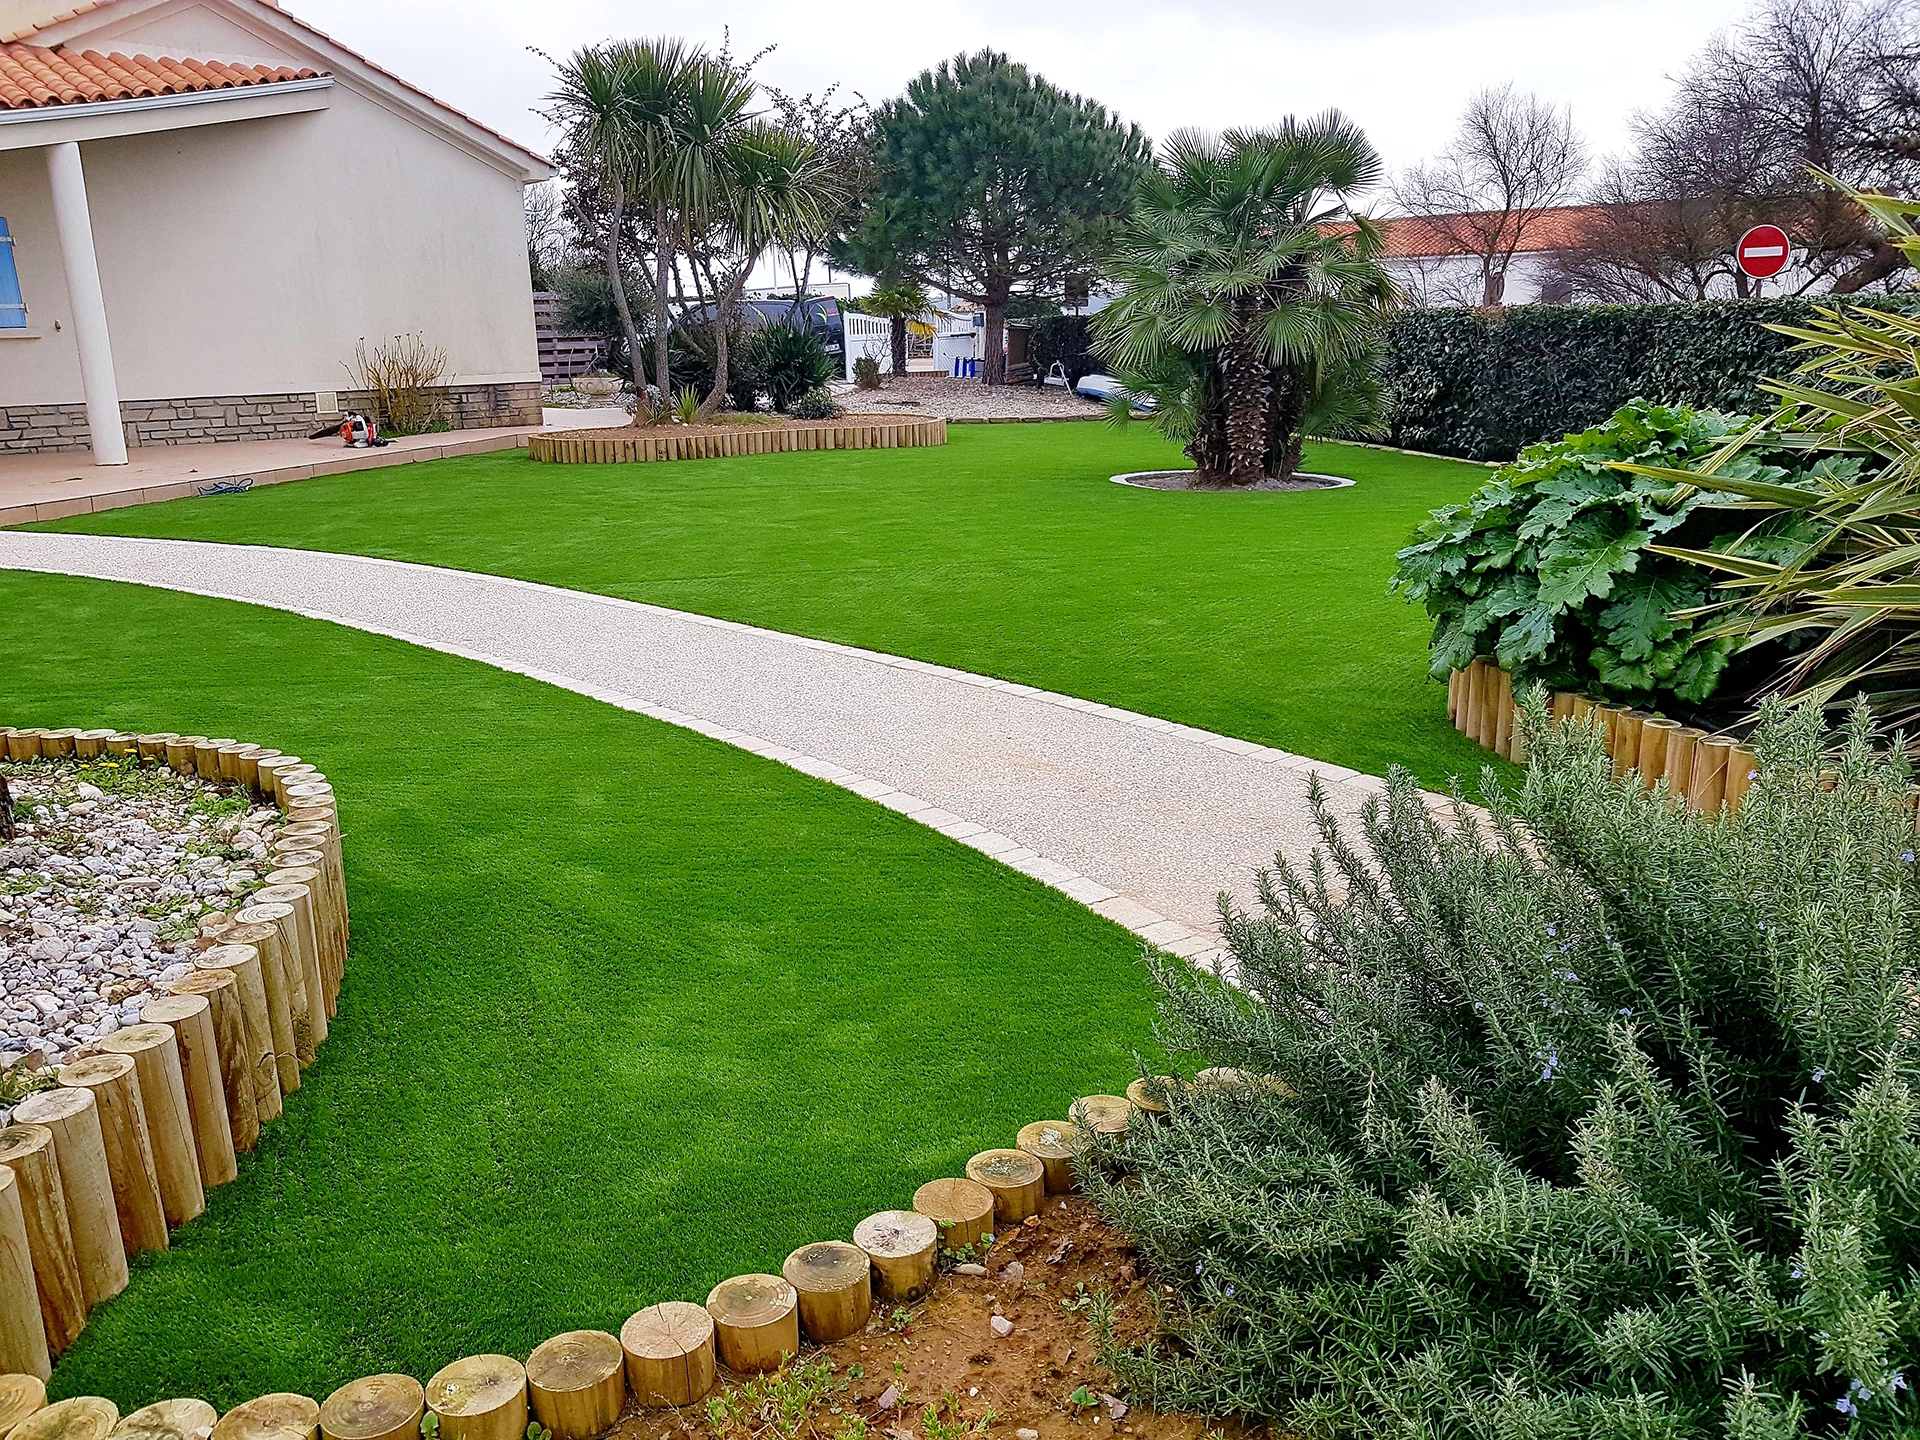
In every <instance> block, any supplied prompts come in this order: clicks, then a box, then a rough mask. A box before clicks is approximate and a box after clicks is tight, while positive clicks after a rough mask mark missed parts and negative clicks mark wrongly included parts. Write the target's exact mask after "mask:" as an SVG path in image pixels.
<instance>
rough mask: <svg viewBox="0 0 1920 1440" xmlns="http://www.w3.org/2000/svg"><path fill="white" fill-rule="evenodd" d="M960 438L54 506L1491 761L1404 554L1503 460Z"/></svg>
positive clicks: (1242, 723)
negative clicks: (1122, 477) (1200, 490)
mask: <svg viewBox="0 0 1920 1440" xmlns="http://www.w3.org/2000/svg"><path fill="white" fill-rule="evenodd" d="M949 433H950V437H951V438H950V439H949V441H948V443H947V444H946V445H945V446H942V447H938V448H926V449H906V450H865V451H826V452H817V453H806V454H796V455H768V456H747V457H741V458H739V459H732V460H704V461H683V462H678V463H657V464H650V465H618V466H610V465H577V466H563V465H542V464H537V463H535V462H534V461H531V460H529V459H528V458H527V457H526V454H525V452H522V451H507V452H500V453H497V454H492V455H483V456H475V457H472V458H468V459H459V460H443V461H438V462H435V463H432V464H427V465H403V466H395V467H392V468H388V469H382V470H374V471H366V472H362V473H360V474H356V475H348V476H340V477H337V478H333V479H327V480H313V481H303V482H300V483H298V484H293V485H280V486H273V487H270V488H267V489H264V490H260V491H257V492H255V493H253V494H249V495H245V496H235V497H223V498H218V499H206V500H182V501H176V502H173V503H171V504H167V505H148V506H141V507H138V508H135V509H129V510H117V511H110V512H107V513H105V514H101V515H95V516H88V517H83V518H77V519H73V520H65V521H59V522H54V523H53V524H51V525H50V526H48V527H45V528H53V529H63V530H81V531H90V532H93V533H98V534H119V535H159V536H173V537H180V538H189V539H201V540H228V541H243V542H248V543H253V544H266V545H291V546H298V547H304V548H309V549H320V550H337V551H350V552H353V553H356V554H362V555H380V556H387V557H390V558H393V559H400V560H415V561H421V562H425V563H428V564H435V565H449V566H457V567H460V568H462V569H469V570H483V571H488V572H491V573H495V574H503V575H512V576H517V577H519V578H521V579H526V580H537V581H544V582H546V583H549V584H553V585H564V586H569V587H572V588H575V589H581V590H594V591H600V592H602V593H605V594H609V595H620V596H624V597H627V598H629V599H635V600H646V601H650V602H653V603H655V604H660V605H670V606H674V607H677V608H680V609H685V610H693V611H698V612H700V613H702V614H708V615H719V616H724V617H726V618H728V619H733V620H741V621H746V622H748V623H750V624H755V625H764V626H768V627H770V628H772V629H776V630H785V631H789V632H793V633H797V634H805V635H813V636H818V637H821V638H823V639H829V640H838V641H843V642H846V643H849V644H854V645H861V646H867V647H870V648H873V649H878V650H886V651H891V652H894V653H897V654H904V655H912V656H916V657H918V658H921V659H924V660H930V661H934V662H937V663H941V664H947V665H955V666H959V667H962V668H964V669H968V670H974V671H980V672H983V673H986V674H990V675H998V676H1001V677H1003V678H1006V679H1009V680H1016V681H1020V682H1022V683H1025V684H1031V685H1039V686H1043V687H1046V688H1048V689H1052V690H1058V691H1063V692H1065V693H1067V694H1071V695H1080V696H1084V697H1086V698H1088V699H1092V700H1100V701H1104V702H1106V703H1109V704H1114V705H1122V706H1126V707H1128V708H1130V709H1135V710H1140V711H1144V712H1147V713H1149V714H1154V715H1160V716H1164V717H1166V718H1168V719H1172V720H1179V721H1184V722H1186V723H1188V724H1192V725H1199V726H1204V727H1206V728H1208V729H1212V730H1218V731H1222V732H1224V733H1226V734H1229V735H1236V736H1240V737H1241V738H1243V739H1248V740H1255V741H1260V742H1262V743H1266V744H1271V745H1278V746H1281V747H1283V748H1285V749H1288V750H1292V751H1295V752H1298V753H1301V754H1306V755H1311V756H1313V757H1315V758H1317V759H1321V760H1329V761H1332V762H1334V763H1336V764H1340V765H1348V766H1352V767H1353V768H1355V769H1358V770H1365V771H1370V772H1373V773H1376V774H1378V773H1383V772H1384V771H1385V770H1386V768H1387V766H1388V765H1389V764H1391V763H1393V762H1395V761H1399V762H1401V763H1403V764H1406V765H1408V766H1409V767H1411V768H1412V769H1413V770H1414V771H1415V772H1416V773H1417V774H1419V775H1420V776H1421V778H1422V779H1424V780H1426V781H1427V782H1429V783H1431V784H1438V783H1442V782H1444V781H1445V779H1446V777H1447V776H1448V775H1449V774H1453V773H1458V774H1462V775H1466V776H1469V777H1471V776H1476V775H1477V774H1478V773H1479V769H1480V766H1481V765H1482V763H1483V762H1484V760H1485V753H1484V752H1482V751H1480V750H1478V749H1477V748H1475V747H1474V746H1472V745H1469V744H1468V743H1467V742H1466V741H1464V740H1462V739H1461V738H1460V737H1459V736H1458V735H1457V734H1455V732H1454V731H1453V729H1452V728H1451V727H1450V726H1449V725H1448V723H1447V719H1446V689H1445V686H1443V685H1441V684H1439V683H1438V682H1435V681H1432V680H1429V679H1428V678H1427V676H1426V638H1427V632H1428V622H1427V620H1426V618H1425V616H1424V615H1423V614H1422V613H1421V612H1420V611H1419V610H1418V609H1417V608H1415V607H1413V606H1409V605H1407V604H1405V603H1404V602H1402V601H1401V600H1399V599H1398V598H1395V597H1391V596H1389V595H1387V593H1386V584H1387V579H1388V577H1389V576H1390V575H1391V574H1392V572H1393V552H1394V551H1395V550H1396V549H1397V548H1399V547H1400V546H1401V545H1403V544H1404V543H1406V540H1407V537H1408V534H1409V532H1410V531H1411V530H1412V528H1413V526H1414V524H1415V523H1416V522H1417V521H1418V520H1419V519H1420V518H1421V517H1423V516H1424V515H1425V514H1426V512H1427V511H1428V510H1429V509H1431V508H1433V507H1434V506H1436V505H1441V504H1445V503H1447V502H1449V501H1453V500H1459V499H1462V498H1464V497H1465V496H1466V495H1467V494H1468V493H1469V492H1470V491H1471V490H1472V489H1473V488H1474V487H1475V486H1476V485H1478V484H1480V483H1481V482H1482V481H1483V480H1484V479H1485V478H1486V474H1487V472H1486V471H1485V470H1484V469H1483V468H1481V467H1478V466H1473V465H1467V464H1463V463H1460V462H1458V461H1452V460H1439V459H1429V458H1424V457H1420V456H1410V455H1404V454H1395V453H1390V452H1385V451H1379V450H1369V449H1365V448H1362V447H1357V446H1347V445H1314V446H1310V447H1308V451H1307V458H1306V463H1307V468H1309V469H1314V470H1324V471H1330V472H1332V473H1334V474H1338V475H1343V476H1348V477H1351V478H1353V479H1354V480H1356V481H1358V482H1359V483H1358V484H1357V485H1355V486H1354V487H1352V488H1350V489H1343V490H1335V491H1319V492H1298V493H1289V494H1255V495H1234V494H1182V493H1169V492H1164V491H1149V490H1139V489H1134V488H1131V487H1128V486H1121V485H1114V484H1112V483H1110V482H1109V480H1108V477H1109V476H1111V475H1113V474H1116V473H1119V472H1122V471H1128V470H1147V469H1156V468H1169V467H1174V466H1179V465H1181V464H1183V463H1184V462H1183V461H1182V459H1181V457H1180V455H1179V454H1178V452H1177V451H1175V450H1174V448H1173V447H1172V446H1170V445H1167V444H1166V443H1164V442H1163V441H1160V440H1158V439H1157V438H1155V437H1154V436H1153V434H1152V433H1151V432H1150V431H1149V430H1147V429H1146V428H1145V427H1144V426H1135V427H1132V428H1131V429H1129V430H1127V431H1124V432H1122V431H1116V430H1113V429H1111V428H1109V427H1108V426H1106V425H1103V424H1099V423H1089V424H1084V425H1080V424H1075V425H956V426H954V427H952V429H951V431H950V432H949Z"/></svg>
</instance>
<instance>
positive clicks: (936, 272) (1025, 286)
mask: <svg viewBox="0 0 1920 1440" xmlns="http://www.w3.org/2000/svg"><path fill="white" fill-rule="evenodd" d="M875 120H876V125H875V129H876V132H877V134H876V159H877V164H878V174H877V176H876V184H875V194H874V195H873V196H872V197H871V199H870V200H869V201H868V203H867V204H865V205H864V206H863V207H862V209H861V212H860V215H859V217H858V220H857V222H856V224H855V226H854V227H853V232H852V233H851V234H850V235H849V237H848V239H847V242H846V246H845V251H846V253H847V254H848V255H849V256H855V257H862V258H863V259H864V261H865V263H864V264H861V265H860V267H859V268H862V269H867V270H868V273H871V274H883V273H884V274H887V275H889V276H893V277H897V278H899V279H906V280H919V281H922V282H924V283H926V284H929V285H934V286H938V287H939V288H940V289H942V290H945V291H947V292H948V293H949V294H952V295H957V296H959V297H961V298H962V299H966V300H970V301H972V302H973V303H974V304H976V305H979V306H980V307H981V308H982V309H984V310H985V311H986V348H987V355H986V361H985V364H984V370H985V374H984V376H983V378H984V379H985V380H986V382H987V383H988V384H989V385H999V384H1003V383H1005V380H1006V372H1005V362H1004V360H1003V358H1002V355H1001V343H1002V337H1003V335H1004V333H1005V326H1006V314H1007V301H1008V300H1009V299H1010V298H1011V297H1012V296H1013V295H1015V294H1016V293H1023V294H1028V295H1044V294H1046V293H1049V292H1051V291H1054V290H1057V289H1059V288H1060V286H1061V285H1062V284H1063V283H1064V282H1065V280H1066V278H1067V276H1068V275H1070V274H1073V273H1075V272H1084V271H1085V270H1086V269H1087V267H1088V264H1089V262H1090V261H1091V260H1092V259H1093V258H1094V257H1095V256H1097V255H1098V254H1099V253H1100V252H1101V250H1102V249H1103V248H1104V246H1105V245H1106V243H1107V241H1108V239H1109V238H1110V236H1111V235H1112V233H1113V231H1114V228H1115V227H1116V226H1117V225H1118V223H1119V221H1120V219H1121V217H1123V216H1124V215H1125V214H1126V213H1127V208H1128V206H1129V204H1130V203H1131V202H1132V199H1133V188H1134V182H1135V179H1136V177H1137V176H1138V175H1139V174H1140V173H1141V171H1142V170H1143V169H1144V168H1146V166H1147V165H1148V164H1149V163H1150V161H1151V158H1152V147H1151V145H1150V144H1149V142H1148V140H1147V138H1146V136H1145V135H1143V134H1141V132H1140V129H1139V127H1138V126H1133V125H1124V124H1122V123H1121V122H1120V121H1119V120H1117V119H1115V118H1114V117H1113V116H1111V115H1109V114H1108V113H1107V112H1106V109H1105V107H1103V106H1101V105H1098V104H1095V103H1094V102H1093V101H1091V100H1086V99H1083V98H1081V97H1080V96H1078V95H1070V94H1068V93H1067V92H1066V91H1064V90H1061V89H1060V88H1059V87H1057V86H1054V85H1050V84H1048V83H1047V82H1046V81H1045V80H1044V79H1042V78H1041V77H1040V76H1038V75H1034V74H1032V73H1030V72H1029V71H1028V70H1027V67H1026V66H1024V65H1018V64H1015V63H1014V62H1013V61H1012V60H1009V59H1008V58H1007V57H1006V56H1005V55H1002V54H1000V53H999V52H997V51H993V50H982V51H980V52H979V53H978V54H976V55H961V56H958V57H956V58H955V59H953V60H950V61H945V62H943V63H942V64H941V65H940V66H939V67H938V68H937V69H934V70H927V71H924V72H922V73H921V74H920V76H919V77H918V78H917V79H915V80H913V81H912V82H911V83H910V84H909V85H908V86H907V93H906V94H905V95H903V96H901V97H900V98H899V99H897V100H890V101H888V102H887V103H886V104H885V105H883V106H881V107H880V109H879V111H878V112H877V113H876V117H875Z"/></svg>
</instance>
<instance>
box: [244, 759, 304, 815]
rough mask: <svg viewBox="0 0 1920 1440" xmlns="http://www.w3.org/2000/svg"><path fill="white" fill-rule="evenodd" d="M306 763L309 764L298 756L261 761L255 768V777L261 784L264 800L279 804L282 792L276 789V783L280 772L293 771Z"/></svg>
mask: <svg viewBox="0 0 1920 1440" xmlns="http://www.w3.org/2000/svg"><path fill="white" fill-rule="evenodd" d="M306 763H307V762H306V761H304V760H302V759H301V758H300V757H299V756H298V755H275V756H272V757H270V758H269V759H266V760H262V761H260V762H259V763H258V764H257V765H255V766H254V775H255V776H256V777H257V778H258V779H259V782H260V794H261V795H262V796H263V797H264V798H266V799H268V800H271V801H273V802H274V803H275V804H278V803H279V801H280V792H279V790H278V789H277V788H276V783H277V780H278V777H279V774H280V772H281V771H282V770H291V769H293V768H294V767H295V766H299V765H304V764H306Z"/></svg>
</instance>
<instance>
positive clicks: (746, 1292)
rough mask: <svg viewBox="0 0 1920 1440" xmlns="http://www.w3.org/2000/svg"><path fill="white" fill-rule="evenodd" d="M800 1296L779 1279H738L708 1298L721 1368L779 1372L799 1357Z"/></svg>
mask: <svg viewBox="0 0 1920 1440" xmlns="http://www.w3.org/2000/svg"><path fill="white" fill-rule="evenodd" d="M799 1299H800V1297H799V1296H798V1295H796V1294H795V1293H794V1289H793V1286H791V1285H789V1284H788V1283H787V1282H786V1281H785V1280H783V1279H781V1278H780V1277H779V1276H778V1275H735V1276H734V1277H733V1278H732V1279H730V1280H722V1281H721V1282H720V1283H719V1284H718V1285H716V1286H714V1287H713V1289H712V1291H711V1292H709V1293H708V1295H707V1314H709V1315H711V1316H712V1317H713V1337H714V1345H715V1346H716V1348H718V1350H719V1352H720V1363H721V1364H723V1365H725V1366H726V1367H727V1368H728V1369H729V1370H731V1371H733V1372H734V1373H735V1374H739V1375H760V1374H765V1373H766V1372H767V1371H769V1370H778V1369H779V1368H780V1365H781V1362H782V1361H784V1360H785V1359H786V1357H788V1356H789V1355H798V1354H799V1353H800V1304H799Z"/></svg>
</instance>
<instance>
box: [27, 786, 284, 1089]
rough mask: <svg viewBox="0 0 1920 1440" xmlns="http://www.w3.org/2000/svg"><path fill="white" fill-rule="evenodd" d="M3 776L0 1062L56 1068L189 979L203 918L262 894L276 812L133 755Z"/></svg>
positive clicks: (234, 790)
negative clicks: (7, 824)
mask: <svg viewBox="0 0 1920 1440" xmlns="http://www.w3.org/2000/svg"><path fill="white" fill-rule="evenodd" d="M0 778H4V779H5V781H6V783H7V790H8V792H9V794H10V797H11V809H12V816H13V827H12V828H13V832H14V833H13V837H12V838H11V839H3V838H0V1065H4V1064H10V1063H12V1062H13V1061H15V1060H16V1059H18V1058H19V1057H20V1056H23V1055H28V1054H30V1052H32V1051H34V1050H39V1051H41V1052H43V1054H44V1056H45V1059H46V1060H47V1061H52V1062H58V1061H59V1060H61V1058H62V1057H63V1056H65V1055H66V1053H67V1052H68V1051H70V1050H73V1049H75V1048H76V1047H79V1046H82V1045H86V1044H88V1043H89V1042H92V1041H95V1040H98V1039H99V1038H100V1037H102V1036H104V1035H110V1034H112V1033H113V1032H114V1031H115V1030H118V1029H120V1028H121V1027H122V1026H123V1025H132V1024H136V1023H138V1021H139V1018H140V1010H141V1007H142V1006H144V1005H145V1004H146V1003H147V1002H148V1001H149V1000H151V999H153V998H154V997H155V996H156V995H158V994H159V993H161V986H162V985H164V984H165V983H167V982H168V981H171V980H174V979H177V978H179V977H180V976H181V975H183V974H185V973H186V972H187V971H188V970H190V969H192V968H193V953H194V936H195V934H196V932H197V930H198V926H199V921H200V917H201V916H202V915H204V914H206V913H208V912H209V911H213V910H220V911H230V910H233V909H236V908H238V904H239V902H240V900H241V898H242V897H244V896H246V895H248V894H250V893H252V892H253V891H254V890H257V889H259V888H260V886H261V885H263V884H264V883H265V882H264V880H263V879H262V878H261V877H262V876H264V874H265V873H266V872H267V871H268V870H269V869H271V868H272V867H271V866H270V865H269V864H267V863H266V862H267V845H268V842H269V841H270V840H271V839H272V834H273V831H274V829H276V828H277V826H278V823H279V821H280V814H279V812H278V811H277V810H276V809H274V807H273V806H272V805H271V804H263V803H260V802H258V801H257V800H256V798H255V797H254V796H252V795H251V794H249V793H248V791H247V790H246V788H245V787H244V786H241V785H238V784H235V783H233V782H229V781H208V780H201V779H194V778H189V777H187V776H183V775H179V774H176V773H175V772H173V771H172V770H169V769H166V768H165V767H164V766H162V767H153V766H147V767H144V768H143V767H141V766H140V765H139V764H138V763H137V761H136V760H135V757H133V756H112V755H110V756H103V757H101V758H98V759H91V760H75V759H73V758H71V757H69V758H66V759H55V760H47V759H41V760H30V761H8V760H0ZM3 830H4V826H0V831H3Z"/></svg>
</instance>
